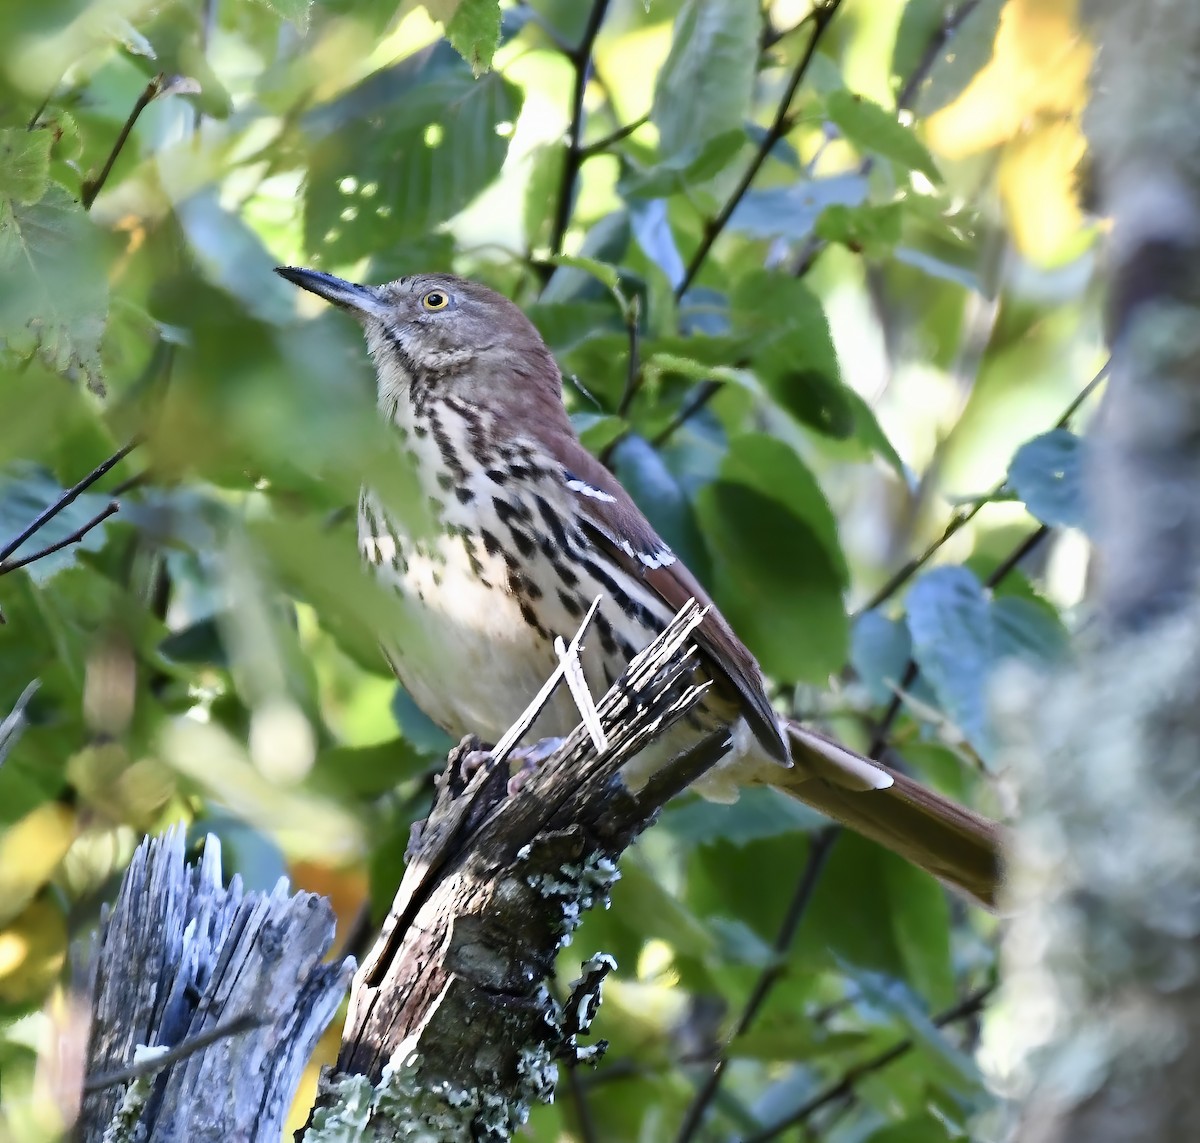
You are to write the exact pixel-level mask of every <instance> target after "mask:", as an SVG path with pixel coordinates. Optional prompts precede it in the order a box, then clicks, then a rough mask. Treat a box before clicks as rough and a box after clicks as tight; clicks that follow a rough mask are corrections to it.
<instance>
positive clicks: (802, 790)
mask: <svg viewBox="0 0 1200 1143" xmlns="http://www.w3.org/2000/svg"><path fill="white" fill-rule="evenodd" d="M787 731H788V739H789V742H790V745H791V751H792V759H793V763H794V765H793V766H792V768H791V769H784V768H783V767H781V766H779V765H778V764H770V765H766V764H764V765H760V766H756V767H755V779H756V780H757V781H761V782H765V783H766V784H768V785H771V786H774V787H775V788H776V789H777V790H782V791H783V792H784V793H786V794H789V795H791V796H792V797H793V798H796V799H798V800H799V801H801V802H804V803H805V804H806V805H809V806H812V807H813V808H814V809H816V810H819V811H820V812H821V813H823V814H825V815H826V816H827V817H830V818H833V820H834V821H836V822H840V823H841V824H842V825H844V826H846V827H848V828H849V829H852V830H853V831H854V832H855V833H859V834H862V835H863V836H864V837H868V838H870V839H871V840H872V841H876V842H878V843H879V844H880V845H882V846H884V847H885V848H887V849H890V850H891V851H892V852H893V853H896V854H899V855H900V856H901V857H903V858H905V859H906V860H907V861H911V862H912V863H913V864H914V865H916V866H918V867H920V868H921V869H924V870H925V871H926V872H928V873H931V874H933V876H934V877H936V878H938V879H939V880H940V881H942V882H944V883H945V884H947V885H950V886H952V887H954V888H956V889H958V890H960V891H962V892H963V893H966V894H967V895H968V896H970V897H971V898H973V899H974V900H975V901H977V902H978V903H979V904H981V905H984V906H986V907H987V908H989V909H994V908H995V907H996V903H997V902H996V898H997V893H998V891H999V887H1000V883H1001V880H1002V877H1003V869H1002V860H1001V850H1002V845H1003V841H1004V830H1003V827H1001V826H1000V825H998V824H997V823H996V822H993V821H990V820H989V819H987V818H985V817H982V816H981V815H979V814H977V813H975V812H974V811H973V810H969V809H967V808H966V807H965V806H962V805H959V804H958V803H957V802H955V801H953V800H952V799H950V798H946V797H943V796H942V795H941V794H937V793H934V791H932V790H930V789H927V788H926V787H924V786H922V785H921V784H920V783H919V782H915V781H913V779H911V778H909V777H907V776H906V775H904V774H900V773H898V772H896V771H895V770H892V769H890V768H889V767H887V766H881V765H879V764H878V763H875V762H871V761H870V760H869V759H867V758H864V757H863V756H862V755H859V754H855V753H854V752H853V751H851V750H847V749H846V748H845V747H844V746H841V745H839V744H838V743H836V742H833V741H832V740H830V739H828V738H825V737H823V736H822V735H820V734H818V733H816V731H813V730H809V729H808V728H807V727H804V726H801V725H799V723H795V722H789V723H787ZM747 761H749V760H748V759H747Z"/></svg>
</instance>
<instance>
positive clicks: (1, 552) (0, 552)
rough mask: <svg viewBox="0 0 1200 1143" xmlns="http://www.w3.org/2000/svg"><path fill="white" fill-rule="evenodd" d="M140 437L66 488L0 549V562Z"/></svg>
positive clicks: (89, 484) (116, 460) (138, 440)
mask: <svg viewBox="0 0 1200 1143" xmlns="http://www.w3.org/2000/svg"><path fill="white" fill-rule="evenodd" d="M140 443H141V442H140V439H139V438H138V437H134V438H133V440H131V441H130V442H129V443H128V444H127V445H125V446H124V447H123V448H119V449H117V451H116V452H114V453H113V454H112V456H110V457H109V458H108V460H106V461H104V462H103V463H102V464H98V465H97V466H96V467H95V468H93V469H92V471H91V472H89V473H88V474H87V476H85V477H84V478H83V479H82V480H81V481H80V482H79V483H78V484H76V485H75V486H74V487H72V488H68V489H67V490H66V491H65V492H64V493H63V494H62V495H61V496H60V497H59V498H58V499H57V500H56V501H55V502H54V503H53V504H51V505H50V507H49V508H47V509H46V510H45V511H44V512H41V513H39V515H38V516H37V517H36V518H35V519H34V521H33V523H32V524H30V525H29V526H28V527H27V528H25V529H24V531H22V532H20V533H19V534H18V535H17V536H16V537H15V538H14V539H12V540H10V541H9V542H8V543H7V544H6V545H5V546H4V548H3V549H0V564H2V563H3V562H4V561H5V560H7V559H8V557H9V556H11V555H12V554H13V552H15V551H16V550H17V549H18V548H19V547H20V546H21V545H22V544H23V543H25V541H26V540H28V539H29V537H30V536H32V535H34V534H35V533H37V532H40V531H41V530H42V529H43V528H44V527H45V526H46V525H47V524H48V523H49V522H50V521H51V520H53V519H54V517H55V516H57V515H58V514H59V513H60V512H61V511H62V510H63V509H64V508H65V507H66V506H67V505H68V504H70V503H72V502H73V501H74V500H75V499H76V498H77V497H78V496H79V495H80V494H81V493H83V492H86V491H87V490H88V489H89V488H91V486H92V485H93V484H95V483H96V481H97V480H99V479H100V477H102V476H103V475H104V474H105V473H106V472H108V470H109V469H110V468H112V467H114V466H115V465H117V464H119V463H120V462H121V461H122V460H124V459H125V458H126V457H127V456H128V455H129V454H130V453H131V452H132V451H133V450H134V449H135V448H136V447H137V446H138V444H140Z"/></svg>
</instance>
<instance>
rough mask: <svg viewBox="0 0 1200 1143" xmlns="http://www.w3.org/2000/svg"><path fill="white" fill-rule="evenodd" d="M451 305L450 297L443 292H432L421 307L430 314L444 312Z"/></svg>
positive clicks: (427, 295)
mask: <svg viewBox="0 0 1200 1143" xmlns="http://www.w3.org/2000/svg"><path fill="white" fill-rule="evenodd" d="M449 304H450V295H449V294H447V293H445V291H443V290H430V291H429V293H427V294H426V295H425V296H424V297H423V298H422V299H421V307H422V308H423V309H426V310H428V311H429V312H430V313H437V311H438V310H444V309H445V308H446V307H447V306H448V305H449Z"/></svg>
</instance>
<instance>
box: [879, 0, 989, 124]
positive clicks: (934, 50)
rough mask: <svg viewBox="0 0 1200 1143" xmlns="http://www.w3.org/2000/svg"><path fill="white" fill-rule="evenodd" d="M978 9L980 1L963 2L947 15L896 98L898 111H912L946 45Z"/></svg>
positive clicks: (967, 0)
mask: <svg viewBox="0 0 1200 1143" xmlns="http://www.w3.org/2000/svg"><path fill="white" fill-rule="evenodd" d="M978 7H979V0H963V3H962V4H960V5H959V6H958V7H957V8H955V9H954V11H953V12H947V13H946V18H945V19H944V20H943V21H942V25H941V27H940V28H938V30H937V32H936V33H935V34H934V35H933V36H931V37H930V39H929V43H928V44H926V45H925V52H924V54H923V55H922V56H921V59H920V61H919V62H918V63H917V66H916V67H915V68H914V69H913V73H912V75H910V76H909V77H908V79H907V80H905V82H904V86H903V87H902V88H901V89H900V92H899V94H898V95H897V96H896V109H897V110H898V111H908V110H910V109H911V107H912V103H913V100H914V99H915V98H916V95H917V92H918V90H919V89H920V87H921V85H922V84H923V83H924V82H925V81H926V80H927V79H928V78H929V73H930V72H931V71H933V68H934V65H935V64H936V63H937V61H938V58H939V57H940V56H941V54H942V52H943V50H944V49H945V47H946V45H947V44H948V43H949V42H950V41H951V40H952V39H953V38H954V35H955V33H956V32H957V31H958V29H959V28H960V27H962V24H963V22H964V21H965V20H966V18H967V17H968V16H970V15H971V13H972V12H974V11H975V9H976V8H978Z"/></svg>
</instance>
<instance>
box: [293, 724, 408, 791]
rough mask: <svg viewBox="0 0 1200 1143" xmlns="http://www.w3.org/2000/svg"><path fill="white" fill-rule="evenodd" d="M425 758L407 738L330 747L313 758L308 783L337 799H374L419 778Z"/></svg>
mask: <svg viewBox="0 0 1200 1143" xmlns="http://www.w3.org/2000/svg"><path fill="white" fill-rule="evenodd" d="M428 767H429V756H428V755H427V754H425V753H423V752H422V751H421V750H419V749H418V748H417V746H416V744H415V743H413V742H412V741H411V740H410V739H408V738H394V739H392V740H391V741H390V742H380V743H377V744H376V745H374V746H357V747H353V746H334V747H330V748H329V749H328V750H322V751H321V752H320V754H318V755H317V761H316V764H315V765H314V766H313V770H312V774H311V775H310V780H311V781H312V782H314V783H315V784H316V785H318V786H320V787H322V788H325V789H328V790H330V791H331V792H332V793H334V794H335V795H337V796H339V797H344V796H347V795H349V796H353V797H356V798H375V797H378V796H379V795H380V794H385V793H387V792H388V790H390V789H392V788H393V787H394V786H396V785H398V784H399V783H400V782H403V781H404V780H405V779H407V778H413V777H416V775H418V774H422V773H424V772H425V770H427V769H428Z"/></svg>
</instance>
